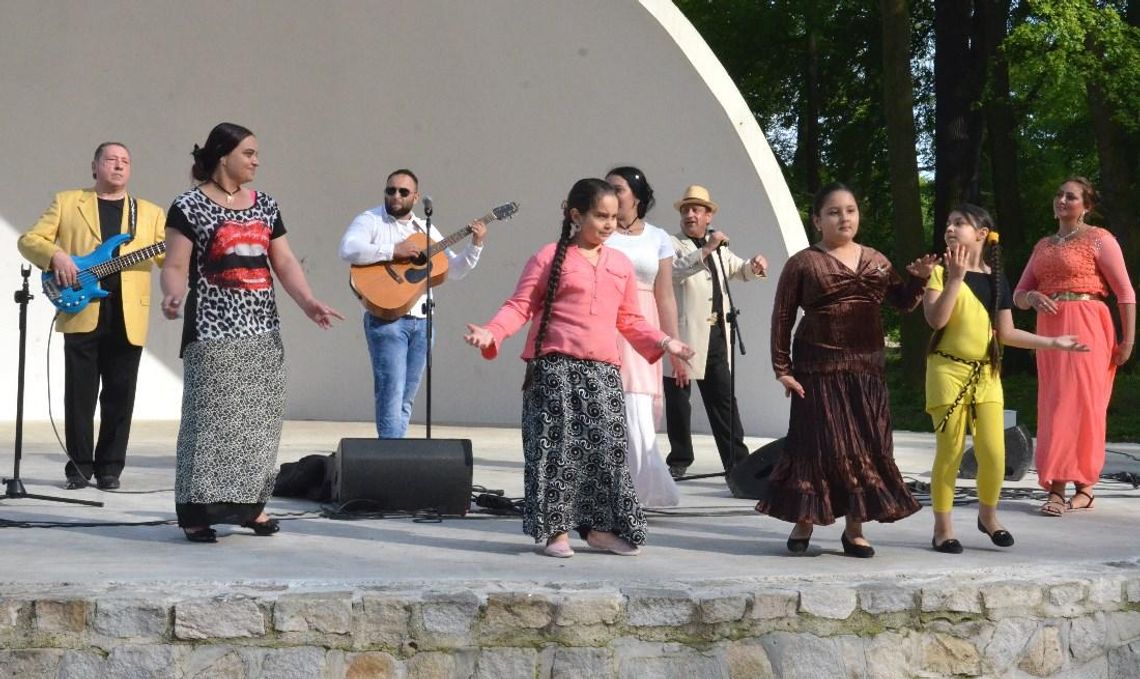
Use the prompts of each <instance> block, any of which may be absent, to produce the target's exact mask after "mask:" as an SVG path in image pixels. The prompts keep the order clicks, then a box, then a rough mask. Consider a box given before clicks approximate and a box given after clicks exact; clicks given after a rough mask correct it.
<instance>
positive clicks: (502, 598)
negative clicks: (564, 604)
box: [481, 592, 555, 631]
mask: <svg viewBox="0 0 1140 679" xmlns="http://www.w3.org/2000/svg"><path fill="white" fill-rule="evenodd" d="M554 606H555V604H554V602H553V601H551V600H550V598H549V597H547V596H546V595H545V594H538V593H530V592H503V593H492V594H488V595H487V604H486V606H485V608H484V610H483V617H482V620H481V624H482V625H483V626H485V627H487V628H489V629H490V630H500V631H509V630H512V629H519V628H523V629H542V628H543V627H546V626H547V625H549V624H550V623H551V622H553V620H554Z"/></svg>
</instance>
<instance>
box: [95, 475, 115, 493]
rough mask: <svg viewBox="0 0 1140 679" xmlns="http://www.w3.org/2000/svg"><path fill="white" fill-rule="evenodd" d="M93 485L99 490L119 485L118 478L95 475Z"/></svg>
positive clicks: (111, 488) (113, 488)
mask: <svg viewBox="0 0 1140 679" xmlns="http://www.w3.org/2000/svg"><path fill="white" fill-rule="evenodd" d="M95 487H96V488H98V489H99V490H115V489H116V488H118V487H119V479H117V478H116V477H114V476H97V477H95Z"/></svg>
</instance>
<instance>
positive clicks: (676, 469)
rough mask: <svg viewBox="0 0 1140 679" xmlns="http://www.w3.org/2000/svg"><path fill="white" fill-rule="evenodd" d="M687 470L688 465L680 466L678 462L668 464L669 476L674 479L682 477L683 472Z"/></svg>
mask: <svg viewBox="0 0 1140 679" xmlns="http://www.w3.org/2000/svg"><path fill="white" fill-rule="evenodd" d="M687 471H689V467H688V466H684V467H682V466H681V465H679V464H671V465H669V476H671V477H673V480H674V481H676V480H677V479H680V478H684V476H685V472H687Z"/></svg>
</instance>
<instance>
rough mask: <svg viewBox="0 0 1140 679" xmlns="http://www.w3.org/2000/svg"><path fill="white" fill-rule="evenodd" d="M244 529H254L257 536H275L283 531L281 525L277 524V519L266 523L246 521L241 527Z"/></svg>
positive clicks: (267, 520)
mask: <svg viewBox="0 0 1140 679" xmlns="http://www.w3.org/2000/svg"><path fill="white" fill-rule="evenodd" d="M241 527H242V528H249V529H252V530H253V532H254V534H255V535H273V534H274V533H276V532H277V531H279V530H281V524H279V523H277V519H266V520H265V521H246V522H245V523H243V524H242V525H241Z"/></svg>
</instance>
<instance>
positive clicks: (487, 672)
mask: <svg viewBox="0 0 1140 679" xmlns="http://www.w3.org/2000/svg"><path fill="white" fill-rule="evenodd" d="M537 663H538V651H536V650H534V649H533V648H485V649H483V650H482V651H481V652H480V653H479V658H478V660H477V661H476V665H475V677H474V679H534V672H535V666H536V665H537Z"/></svg>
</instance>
